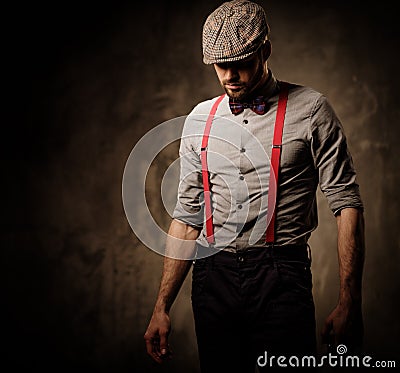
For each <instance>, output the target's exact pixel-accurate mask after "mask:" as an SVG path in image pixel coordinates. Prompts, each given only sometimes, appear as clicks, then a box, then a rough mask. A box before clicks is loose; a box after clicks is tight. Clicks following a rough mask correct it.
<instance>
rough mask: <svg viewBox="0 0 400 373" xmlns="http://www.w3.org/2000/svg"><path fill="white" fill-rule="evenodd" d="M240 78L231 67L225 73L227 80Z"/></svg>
mask: <svg viewBox="0 0 400 373" xmlns="http://www.w3.org/2000/svg"><path fill="white" fill-rule="evenodd" d="M238 77H239V73H238V71H237V69H236V68H234V67H231V66H229V67H227V69H226V71H225V79H226V80H231V79H236V78H238Z"/></svg>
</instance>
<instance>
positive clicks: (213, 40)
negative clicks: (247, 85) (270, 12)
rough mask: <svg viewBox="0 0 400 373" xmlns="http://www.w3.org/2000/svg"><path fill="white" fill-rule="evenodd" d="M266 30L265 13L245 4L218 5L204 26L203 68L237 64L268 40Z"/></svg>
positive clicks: (244, 0)
mask: <svg viewBox="0 0 400 373" xmlns="http://www.w3.org/2000/svg"><path fill="white" fill-rule="evenodd" d="M268 33H269V26H268V23H267V18H266V15H265V12H264V9H263V8H262V7H261V6H260V5H258V4H256V3H254V2H252V1H248V0H233V1H228V2H225V3H223V4H222V5H220V6H219V7H218V8H217V9H215V10H214V11H213V12H212V13H211V14H210V15H209V16H208V17H207V19H206V21H205V23H204V26H203V62H204V63H205V64H213V63H222V62H232V61H239V60H241V59H243V58H246V57H248V56H250V55H251V54H252V53H254V52H255V51H256V50H257V49H258V48H259V47H260V46H261V44H262V43H263V42H264V41H265V39H267V37H268Z"/></svg>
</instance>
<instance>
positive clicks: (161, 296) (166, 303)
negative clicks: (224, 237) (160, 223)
mask: <svg viewBox="0 0 400 373" xmlns="http://www.w3.org/2000/svg"><path fill="white" fill-rule="evenodd" d="M199 233H200V232H199V230H198V229H195V228H193V227H191V226H189V225H187V224H184V223H182V222H180V221H178V220H173V221H172V222H171V226H170V228H169V231H168V236H167V241H166V252H165V256H164V268H163V273H162V277H161V283H160V290H159V293H158V297H157V301H156V305H155V308H154V310H155V312H167V313H168V312H169V310H170V308H171V306H172V304H173V302H174V300H175V298H176V296H177V294H178V292H179V290H180V288H181V286H182V284H183V282H184V280H185V278H186V276H187V274H188V272H189V270H190V267H191V265H192V260H193V254H194V250H195V240H196V238H197V237H198V236H199Z"/></svg>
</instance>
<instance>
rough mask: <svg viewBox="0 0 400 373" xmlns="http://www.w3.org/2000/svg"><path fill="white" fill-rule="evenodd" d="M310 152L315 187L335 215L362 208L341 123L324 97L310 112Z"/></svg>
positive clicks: (319, 99)
mask: <svg viewBox="0 0 400 373" xmlns="http://www.w3.org/2000/svg"><path fill="white" fill-rule="evenodd" d="M310 129H311V134H310V135H311V143H312V144H311V149H312V150H311V151H312V153H313V158H314V163H315V167H316V169H317V170H318V176H319V186H320V189H321V191H322V192H323V193H324V195H325V196H326V198H327V200H328V204H329V207H330V209H331V210H332V212H333V213H334V214H335V215H336V214H337V213H338V212H340V210H342V209H344V208H348V207H352V208H357V209H363V203H362V200H361V196H360V190H359V185H358V184H357V182H356V171H355V169H354V165H353V160H352V157H351V154H350V152H349V149H348V146H347V141H346V136H345V134H344V131H343V127H342V124H341V123H340V121H339V119H338V118H337V116H336V114H335V112H334V110H333V109H332V107H331V105H330V104H329V103H328V101H327V99H326V98H325V97H324V96H320V97H319V98H318V100H317V101H316V103H315V105H314V108H313V112H312V113H311V126H310Z"/></svg>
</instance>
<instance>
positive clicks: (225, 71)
mask: <svg viewBox="0 0 400 373" xmlns="http://www.w3.org/2000/svg"><path fill="white" fill-rule="evenodd" d="M214 68H215V71H216V73H217V76H218V79H219V81H220V84H221V85H222V87H223V88H224V90H225V92H226V94H227V95H228V96H229V97H231V98H233V99H236V100H243V99H245V98H246V97H247V96H249V95H250V94H251V92H252V91H254V89H255V88H256V87H257V86H259V85H260V84H261V83H262V82H263V81H265V80H264V78H265V75H266V74H264V72H265V70H264V63H263V61H262V58H261V54H260V53H254V54H252V55H251V56H249V57H247V58H245V59H243V60H240V61H235V62H226V63H216V64H214Z"/></svg>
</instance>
